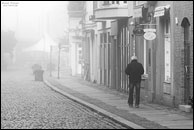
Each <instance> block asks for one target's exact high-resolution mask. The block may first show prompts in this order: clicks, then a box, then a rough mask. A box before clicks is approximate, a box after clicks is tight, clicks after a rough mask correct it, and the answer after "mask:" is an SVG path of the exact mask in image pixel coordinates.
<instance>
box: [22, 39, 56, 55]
mask: <svg viewBox="0 0 194 130" xmlns="http://www.w3.org/2000/svg"><path fill="white" fill-rule="evenodd" d="M50 46H57V42H55V41H54V40H53V39H52V38H51V37H50V36H48V35H45V36H44V37H43V38H42V39H41V40H40V41H39V42H38V43H36V44H35V45H33V46H31V47H28V48H26V49H24V50H23V51H44V52H50Z"/></svg>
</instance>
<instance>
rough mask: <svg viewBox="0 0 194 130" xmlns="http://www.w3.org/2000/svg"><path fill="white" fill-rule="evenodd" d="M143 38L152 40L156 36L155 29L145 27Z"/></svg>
mask: <svg viewBox="0 0 194 130" xmlns="http://www.w3.org/2000/svg"><path fill="white" fill-rule="evenodd" d="M144 32H145V33H144V38H145V39H146V40H154V39H155V38H156V34H155V32H156V29H154V28H147V29H144Z"/></svg>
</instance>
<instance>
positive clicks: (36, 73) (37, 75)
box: [34, 70, 44, 81]
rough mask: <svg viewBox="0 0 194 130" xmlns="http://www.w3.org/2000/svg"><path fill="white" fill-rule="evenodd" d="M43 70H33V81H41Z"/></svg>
mask: <svg viewBox="0 0 194 130" xmlns="http://www.w3.org/2000/svg"><path fill="white" fill-rule="evenodd" d="M43 73H44V71H43V70H35V71H34V78H35V81H43Z"/></svg>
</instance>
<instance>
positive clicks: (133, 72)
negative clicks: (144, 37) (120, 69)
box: [125, 60, 144, 83]
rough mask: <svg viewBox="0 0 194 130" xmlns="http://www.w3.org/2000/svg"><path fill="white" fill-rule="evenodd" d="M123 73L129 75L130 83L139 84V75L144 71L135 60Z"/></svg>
mask: <svg viewBox="0 0 194 130" xmlns="http://www.w3.org/2000/svg"><path fill="white" fill-rule="evenodd" d="M125 73H126V74H127V75H129V81H130V82H132V83H136V82H141V75H142V74H143V73H144V69H143V66H142V64H141V63H138V62H137V60H133V61H132V62H131V63H129V64H128V65H127V68H126V69H125Z"/></svg>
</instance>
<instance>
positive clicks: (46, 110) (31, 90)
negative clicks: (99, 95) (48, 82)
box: [1, 72, 125, 129]
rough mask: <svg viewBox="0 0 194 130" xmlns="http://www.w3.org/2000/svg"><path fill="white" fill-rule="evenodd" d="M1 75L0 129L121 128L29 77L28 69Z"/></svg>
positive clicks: (121, 127)
mask: <svg viewBox="0 0 194 130" xmlns="http://www.w3.org/2000/svg"><path fill="white" fill-rule="evenodd" d="M27 74H28V73H27ZM18 75H20V76H18ZM1 77H2V78H1V129H61V128H63V129H124V128H125V127H123V126H121V125H120V124H118V123H116V122H114V121H112V120H110V119H109V118H107V117H104V116H102V115H99V114H98V113H96V112H94V111H92V110H90V109H88V108H86V107H85V106H82V105H80V104H78V103H76V102H74V101H72V100H70V99H68V98H66V97H64V96H62V95H60V94H58V93H55V92H54V91H52V90H50V89H49V88H48V87H46V86H45V85H44V84H43V83H42V82H35V81H33V80H32V79H33V77H32V75H30V73H29V74H28V75H26V73H21V72H20V73H19V74H18V73H17V74H14V73H13V72H9V73H6V74H2V73H1Z"/></svg>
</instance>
